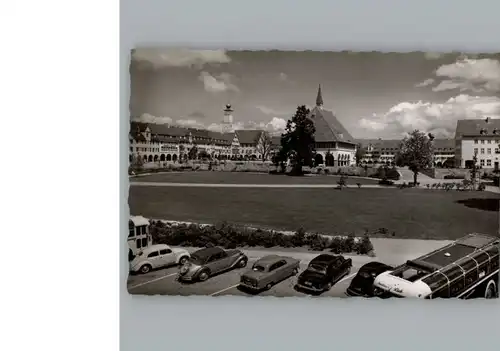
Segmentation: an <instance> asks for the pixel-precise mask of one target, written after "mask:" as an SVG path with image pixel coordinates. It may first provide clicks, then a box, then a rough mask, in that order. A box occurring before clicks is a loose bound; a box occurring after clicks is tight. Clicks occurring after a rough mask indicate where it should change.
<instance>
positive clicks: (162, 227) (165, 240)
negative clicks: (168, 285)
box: [150, 221, 373, 255]
mask: <svg viewBox="0 0 500 351" xmlns="http://www.w3.org/2000/svg"><path fill="white" fill-rule="evenodd" d="M150 232H151V235H152V237H153V242H154V243H155V244H167V245H172V246H185V247H188V246H192V247H211V246H220V247H224V248H226V249H234V248H238V247H256V246H260V247H266V248H271V247H283V248H290V247H307V248H309V249H310V250H313V251H323V250H326V249H329V250H330V252H334V253H337V254H340V253H357V254H360V255H366V254H369V253H370V252H372V251H373V244H372V242H371V241H370V238H369V236H368V233H366V234H365V235H364V236H363V237H362V238H356V237H354V235H349V236H347V237H327V236H323V235H320V234H317V233H306V232H305V231H304V229H302V228H301V229H299V230H297V231H296V232H295V233H294V234H284V233H280V232H276V231H273V230H264V229H252V228H246V227H239V226H234V225H230V224H227V223H221V224H217V225H200V224H183V223H175V224H172V223H166V222H164V221H151V225H150Z"/></svg>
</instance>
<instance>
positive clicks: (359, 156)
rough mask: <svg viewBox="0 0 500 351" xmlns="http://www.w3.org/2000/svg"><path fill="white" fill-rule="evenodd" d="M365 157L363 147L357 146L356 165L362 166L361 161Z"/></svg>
mask: <svg viewBox="0 0 500 351" xmlns="http://www.w3.org/2000/svg"><path fill="white" fill-rule="evenodd" d="M364 156H365V148H364V147H363V146H362V145H361V144H358V145H357V146H356V165H357V166H359V165H360V164H361V160H362V159H363V157H364Z"/></svg>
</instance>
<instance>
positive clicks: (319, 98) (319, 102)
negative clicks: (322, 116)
mask: <svg viewBox="0 0 500 351" xmlns="http://www.w3.org/2000/svg"><path fill="white" fill-rule="evenodd" d="M316 106H317V107H319V108H322V107H323V96H322V95H321V84H320V85H319V87H318V96H316Z"/></svg>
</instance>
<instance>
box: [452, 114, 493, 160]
mask: <svg viewBox="0 0 500 351" xmlns="http://www.w3.org/2000/svg"><path fill="white" fill-rule="evenodd" d="M474 155H476V157H477V162H478V164H477V166H480V167H481V168H493V169H499V162H500V119H492V118H484V119H466V120H459V121H458V123H457V129H456V132H455V162H456V167H460V168H470V167H471V166H472V164H473V158H474Z"/></svg>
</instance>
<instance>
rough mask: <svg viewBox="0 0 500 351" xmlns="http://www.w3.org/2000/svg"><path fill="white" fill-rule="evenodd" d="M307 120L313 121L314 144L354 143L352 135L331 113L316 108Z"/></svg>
mask: <svg viewBox="0 0 500 351" xmlns="http://www.w3.org/2000/svg"><path fill="white" fill-rule="evenodd" d="M309 119H311V120H312V121H313V123H314V127H315V128H316V132H315V134H314V138H315V140H316V142H320V143H321V142H331V141H341V142H345V143H353V144H354V143H356V141H355V140H354V138H353V137H352V135H351V134H350V133H349V132H348V131H347V129H345V127H344V126H343V125H342V123H340V121H339V120H338V119H337V117H336V116H335V115H334V114H333V112H332V111H329V110H325V109H323V108H321V107H319V106H316V107H314V108H313V109H312V110H311V112H310V113H309Z"/></svg>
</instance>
